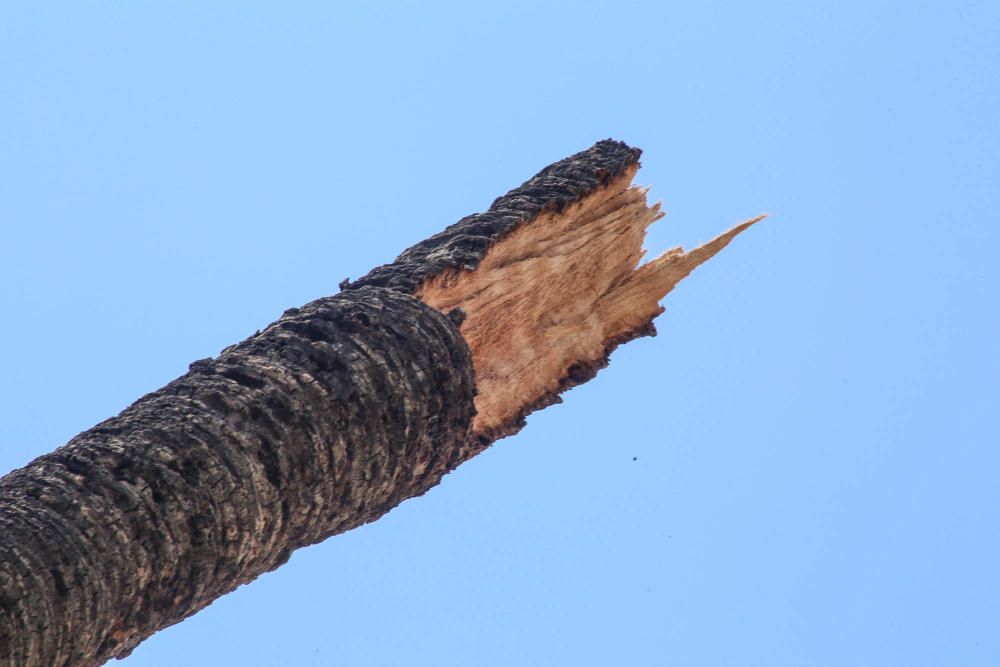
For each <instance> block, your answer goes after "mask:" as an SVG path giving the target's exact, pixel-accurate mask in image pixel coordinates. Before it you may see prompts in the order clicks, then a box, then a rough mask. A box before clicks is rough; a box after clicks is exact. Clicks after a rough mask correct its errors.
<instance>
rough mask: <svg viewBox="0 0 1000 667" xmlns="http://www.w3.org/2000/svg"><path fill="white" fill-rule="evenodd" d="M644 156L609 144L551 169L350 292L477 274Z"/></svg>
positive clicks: (408, 287) (407, 287)
mask: <svg viewBox="0 0 1000 667" xmlns="http://www.w3.org/2000/svg"><path fill="white" fill-rule="evenodd" d="M641 155H642V151H641V150H640V149H638V148H633V147H632V146H629V145H628V144H626V143H624V142H622V141H615V140H613V139H604V140H602V141H598V142H597V143H596V144H594V145H593V146H591V147H590V148H588V149H587V150H585V151H580V152H579V153H576V154H575V155H571V156H569V157H568V158H565V159H562V160H559V161H558V162H555V163H553V164H550V165H549V166H548V167H545V169H542V170H541V171H540V172H538V173H537V174H535V175H534V176H533V177H532V178H531V179H529V180H528V181H526V182H525V183H524V184H523V185H521V186H519V187H517V188H514V189H513V190H511V191H510V192H508V193H507V194H505V195H503V196H502V197H497V199H496V200H494V202H493V204H492V205H491V206H490V208H489V210H487V211H484V212H483V213H475V214H473V215H467V216H466V217H464V218H462V219H461V220H459V221H458V222H456V223H455V224H453V225H451V226H449V227H448V228H447V229H445V230H444V231H442V232H440V233H438V234H435V235H434V236H432V237H430V238H428V239H425V240H423V241H420V242H419V243H417V244H416V245H413V246H411V247H409V248H407V249H406V251H404V252H403V253H402V254H401V255H400V256H399V257H397V258H396V261H394V262H393V263H392V264H385V265H383V266H380V267H378V268H375V269H372V270H371V271H370V272H369V273H368V275H366V276H364V277H363V278H360V279H358V280H356V281H354V282H353V283H351V282H345V283H344V284H343V285H342V287H344V289H358V288H360V287H364V286H366V285H375V286H378V287H391V288H393V289H397V290H399V291H401V292H405V293H406V294H413V293H415V292H416V291H417V288H418V287H419V286H420V284H421V283H423V282H424V280H426V279H427V278H429V277H431V276H435V275H437V274H439V273H442V272H444V271H445V270H447V269H451V268H463V269H469V270H473V269H475V268H476V267H477V266H479V262H480V261H482V259H483V257H484V256H485V255H486V251H487V250H488V249H489V247H490V246H491V245H492V244H493V243H494V242H496V241H498V240H499V239H501V238H503V237H504V236H506V235H507V234H509V233H510V232H511V231H513V230H514V229H515V228H516V227H517V226H518V225H521V224H523V223H525V222H528V221H530V220H532V219H533V218H535V217H536V216H538V215H539V214H540V213H543V212H545V211H561V210H563V209H564V208H565V207H566V206H568V205H570V204H572V203H574V202H577V201H580V200H581V199H583V198H584V197H586V196H587V195H589V194H590V193H592V192H594V190H596V189H597V188H599V187H601V186H602V185H606V184H607V183H608V182H609V181H611V180H612V179H614V178H615V177H617V176H619V175H620V174H621V173H623V172H624V171H625V170H626V169H628V168H629V167H631V166H633V165H635V164H638V162H639V157H640V156H641Z"/></svg>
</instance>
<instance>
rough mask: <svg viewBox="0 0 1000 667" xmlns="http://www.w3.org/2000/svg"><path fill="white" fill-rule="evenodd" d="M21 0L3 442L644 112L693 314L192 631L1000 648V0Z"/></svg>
mask: <svg viewBox="0 0 1000 667" xmlns="http://www.w3.org/2000/svg"><path fill="white" fill-rule="evenodd" d="M347 4H348V3H318V2H316V3H312V2H298V3H263V2H239V3H237V2H170V3H166V2H163V3H155V2H133V3H109V2H73V3H59V2H55V3H4V4H3V6H2V8H0V229H2V237H0V238H2V241H0V322H2V324H3V326H2V327H0V365H2V369H3V372H2V374H0V406H2V407H0V467H2V469H3V470H9V469H11V468H14V467H17V466H19V465H23V464H24V463H26V462H28V461H29V460H30V459H31V458H32V457H34V456H36V455H38V454H41V453H43V452H46V451H49V450H51V449H53V448H55V447H56V446H58V445H60V444H62V443H63V442H65V441H66V440H67V439H68V438H70V437H72V436H73V435H75V434H76V433H77V432H79V431H81V430H84V429H86V428H88V427H90V426H92V425H93V424H95V423H96V422H98V421H100V420H102V419H104V418H106V417H108V416H111V415H113V414H115V413H117V412H118V411H119V410H121V409H122V408H124V407H125V406H126V405H128V404H129V403H130V402H132V401H133V400H135V399H136V398H138V397H139V396H140V395H142V394H143V393H145V392H147V391H151V390H153V389H155V388H157V387H159V386H161V385H162V384H164V383H166V382H167V381H169V380H170V379H172V378H173V377H175V376H177V375H179V374H181V373H182V372H184V371H185V370H186V369H187V364H188V362H190V361H192V360H195V359H199V358H203V357H207V356H211V355H214V354H217V353H218V352H219V350H221V349H222V348H223V347H225V346H226V345H228V344H230V343H232V342H235V341H237V340H240V339H242V338H244V337H245V336H246V335H248V334H250V333H252V332H253V331H254V330H256V329H258V328H260V327H262V326H263V325H265V324H266V323H268V322H270V321H271V320H273V319H275V318H277V317H278V316H279V315H280V314H281V312H282V311H283V310H284V309H285V308H288V307H290V306H295V305H300V304H302V303H304V302H306V301H308V300H310V299H313V298H316V297H319V296H321V295H325V294H330V293H333V292H335V291H336V290H337V287H336V286H337V283H339V282H340V281H341V280H342V279H343V278H345V277H347V276H351V277H358V276H360V275H362V274H363V273H365V272H366V271H367V270H368V269H369V268H371V267H372V266H374V265H376V264H380V263H383V262H386V261H389V260H391V259H392V258H393V257H394V256H395V255H396V254H397V253H398V252H399V251H400V250H402V249H404V248H405V247H407V246H408V245H410V244H411V243H413V242H415V241H417V240H419V239H422V238H424V237H426V236H428V235H429V234H431V233H433V232H435V231H438V230H439V229H441V228H443V227H444V226H445V225H447V224H450V223H451V222H454V221H455V220H457V219H458V218H460V217H462V216H463V215H466V214H468V213H472V212H476V211H480V210H483V209H484V208H486V207H487V206H489V204H490V202H491V201H492V200H493V198H494V197H496V196H497V195H500V194H502V193H503V192H505V191H506V190H508V189H510V188H511V187H514V186H516V185H518V184H519V183H520V182H522V181H523V180H525V179H527V178H528V177H530V176H531V175H532V174H534V173H535V172H536V171H537V170H538V169H540V168H541V167H543V166H545V165H546V164H548V163H550V162H552V161H554V160H557V159H559V158H561V157H564V156H566V155H569V154H571V153H574V152H576V151H578V150H581V149H583V148H586V147H587V146H589V145H591V144H592V143H593V142H594V141H596V140H598V139H602V138H605V137H614V138H617V139H622V140H624V141H627V142H629V143H632V144H634V145H637V146H639V147H641V148H643V149H644V150H645V154H644V157H643V165H644V167H643V169H642V170H641V171H640V173H639V176H638V179H637V180H638V182H640V183H642V184H649V185H651V186H652V190H651V197H652V198H654V199H656V200H662V201H663V202H664V207H665V209H666V210H667V212H668V215H667V218H666V219H665V220H663V221H661V222H660V223H658V224H657V226H656V227H655V228H654V229H653V230H652V232H651V234H650V237H649V239H648V246H649V248H650V250H651V251H653V252H659V251H660V250H663V249H665V248H667V247H670V246H672V245H675V244H683V245H685V246H690V245H692V244H694V243H697V242H700V241H704V240H706V239H708V238H710V237H712V236H714V235H715V234H716V233H718V232H720V231H722V230H724V229H726V228H728V227H729V226H730V225H732V224H734V223H736V222H738V221H740V220H742V219H744V218H747V217H750V216H752V215H755V214H757V213H761V212H769V213H770V214H771V217H770V218H769V219H768V220H767V221H766V222H765V223H762V224H760V225H758V226H756V227H754V228H753V229H751V230H750V231H748V232H747V233H745V234H744V235H743V236H741V237H740V238H738V239H737V240H736V241H735V242H734V243H733V244H732V245H731V246H730V247H729V248H727V249H726V250H725V251H724V252H723V253H722V254H721V255H719V256H718V257H717V258H716V259H714V260H713V261H712V262H710V263H709V264H708V265H706V266H704V267H702V268H701V269H699V270H698V271H697V272H695V274H694V275H692V276H691V277H690V278H689V279H688V280H687V281H685V282H684V283H682V284H681V285H680V286H679V287H678V289H677V290H676V291H675V292H674V293H673V294H671V295H670V296H669V297H668V298H667V300H666V305H667V312H666V313H665V314H664V315H663V316H662V317H661V318H660V320H659V321H658V322H659V329H660V335H659V336H658V337H656V338H652V339H644V340H641V341H638V342H635V343H633V344H630V345H629V346H627V347H626V348H622V349H621V350H619V351H618V352H616V353H615V355H614V357H613V359H612V365H611V367H610V368H609V369H607V370H606V371H604V372H603V373H602V374H601V375H600V376H599V377H598V378H597V379H596V380H595V381H593V382H591V383H590V384H588V385H586V386H584V387H581V388H578V389H575V390H573V391H572V392H571V393H570V394H568V395H566V396H565V398H566V403H565V404H564V405H561V406H556V407H553V408H550V409H548V410H546V411H544V412H543V413H538V414H536V415H535V416H533V417H532V418H531V419H530V420H529V426H528V428H527V429H526V430H525V431H523V432H522V433H521V434H520V435H518V436H516V437H514V438H512V439H509V440H505V441H501V442H500V443H498V444H497V445H495V446H494V447H493V448H492V449H490V450H488V451H487V452H485V453H484V454H482V455H481V456H479V457H478V458H476V459H475V460H473V461H471V462H470V463H468V464H466V465H465V466H463V467H461V468H460V469H459V470H458V471H456V472H455V473H453V474H451V475H449V476H448V477H447V478H446V479H445V480H444V483H443V484H441V486H439V487H437V488H435V489H433V490H432V491H431V492H430V493H428V494H427V495H426V496H424V497H422V498H419V499H416V500H412V501H408V502H406V503H404V504H403V505H402V506H401V507H399V508H398V509H397V510H395V511H393V512H392V513H391V514H390V515H388V516H387V517H385V518H384V519H382V520H381V521H379V522H377V523H375V524H372V525H369V526H366V527H364V528H362V529H359V530H356V531H354V532H352V533H349V534H347V535H343V536H340V537H336V538H333V539H331V540H328V541H327V542H326V543H324V544H322V545H319V546H315V547H311V548H308V549H305V550H302V551H299V552H297V553H296V554H295V555H294V556H293V557H292V559H291V562H290V563H289V564H287V565H286V566H284V567H283V568H281V569H280V570H278V571H277V572H274V573H271V574H268V575H266V576H264V577H262V578H261V579H259V580H257V581H256V582H254V583H253V584H252V585H250V586H246V587H243V588H241V589H240V590H238V591H236V592H235V593H233V594H231V595H229V596H227V597H225V598H223V599H221V600H219V601H218V602H216V603H215V604H213V605H212V606H211V607H210V608H208V609H206V610H204V611H203V612H201V613H200V614H198V615H197V616H196V617H194V618H192V619H189V620H188V621H186V622H184V623H182V624H180V625H178V626H175V627H173V628H170V629H168V630H166V631H163V632H161V633H159V634H157V635H156V636H155V637H153V638H152V639H151V640H149V641H147V642H146V643H144V644H143V645H142V646H140V647H139V648H138V649H137V650H136V651H135V653H134V654H133V656H132V657H131V658H129V659H128V660H127V662H125V663H123V664H124V665H127V666H128V667H154V666H155V667H165V666H168V665H177V664H188V665H229V664H232V665H246V666H257V665H275V666H277V665H361V666H368V665H372V666H382V665H385V666H394V665H402V664H405V665H409V666H411V667H418V666H429V667H430V666H433V667H448V666H456V667H458V666H462V667H466V666H469V665H475V666H484V667H490V666H500V665H504V666H508V665H529V666H533V665H540V666H541V665H609V664H611V665H613V664H623V665H733V666H746V665H766V666H783V665H795V666H800V665H815V666H825V665H829V666H837V667H843V666H845V665H878V666H884V665H905V666H907V667H916V666H921V665H959V666H969V665H984V666H986V665H989V666H994V665H997V664H1000V567H998V563H1000V484H998V473H1000V450H998V445H1000V437H998V435H1000V433H998V431H1000V429H998V423H997V422H998V417H997V414H998V406H997V403H998V397H1000V355H998V352H997V341H998V340H1000V319H998V313H997V300H998V297H997V294H998V288H1000V269H998V263H997V259H996V252H997V247H998V245H1000V232H998V222H1000V219H998V218H1000V213H998V212H1000V196H998V193H997V185H998V182H1000V139H998V129H997V128H998V121H997V119H998V118H1000V76H998V75H1000V38H998V35H1000V5H998V4H997V3H996V2H989V1H983V2H963V1H961V0H957V1H956V0H950V1H943V0H941V1H927V2H903V1H897V2H879V1H878V0H875V1H872V0H866V1H864V2H861V1H853V0H849V1H846V2H844V1H840V2H832V1H829V2H828V1H820V2H791V1H786V2H776V1H767V0H764V1H761V2H753V3H733V2H721V1H718V0H708V1H706V2H690V3H674V2H653V1H652V0H648V1H645V2H622V1H618V2H592V1H581V0H578V1H576V2H572V3H546V2H530V3H528V2H505V3H474V2H462V3H458V2H456V3H435V2H369V3H351V4H352V5H353V6H351V7H342V6H340V5H347Z"/></svg>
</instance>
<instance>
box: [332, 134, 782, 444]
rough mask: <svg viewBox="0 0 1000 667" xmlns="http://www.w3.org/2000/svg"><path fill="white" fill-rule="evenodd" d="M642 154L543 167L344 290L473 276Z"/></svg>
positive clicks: (713, 248)
mask: <svg viewBox="0 0 1000 667" xmlns="http://www.w3.org/2000/svg"><path fill="white" fill-rule="evenodd" d="M641 155H642V151H641V150H640V149H639V148H634V147H631V146H629V145H628V144H626V143H624V142H622V141H616V140H613V139H605V140H602V141H599V142H597V143H596V144H594V145H593V146H591V147H590V148H588V149H586V150H584V151H581V152H579V153H576V154H574V155H571V156H570V157H567V158H565V159H563V160H560V161H558V162H555V163H553V164H551V165H549V166H548V167H545V168H544V169H543V170H542V171H540V172H539V173H538V174H536V175H535V176H533V177H532V178H531V179H529V180H528V181H526V182H525V183H524V184H523V185H521V186H520V187H517V188H515V189H513V190H511V191H510V192H508V193H507V194H505V195H503V196H501V197H498V198H497V199H496V200H494V202H493V204H492V205H491V206H490V208H489V209H488V210H487V211H485V212H483V213H476V214H473V215H469V216H466V217H465V218H462V219H461V220H459V221H458V222H457V223H455V224H453V225H451V226H449V227H447V228H446V229H445V230H444V231H442V232H440V233H438V234H435V235H434V236H431V237H430V238H428V239H425V240H423V241H421V242H419V243H417V244H415V245H413V246H411V247H410V248H408V249H407V250H405V251H404V252H403V253H401V254H400V255H399V257H397V258H396V260H395V261H393V262H392V263H390V264H385V265H382V266H379V267H377V268H375V269H373V270H372V271H370V272H369V273H368V274H367V275H365V276H364V277H362V278H360V279H358V280H356V281H354V282H347V281H345V282H344V283H343V284H342V285H341V287H342V288H343V289H345V290H353V289H359V288H361V287H364V286H367V285H371V286H376V287H386V288H390V289H395V290H398V291H401V292H403V293H406V294H409V295H415V294H417V293H418V292H419V290H420V288H421V286H422V285H423V284H425V283H426V282H427V281H429V280H431V279H432V278H434V277H436V276H439V275H441V274H443V273H445V272H447V271H454V270H456V269H464V270H467V271H474V270H475V269H476V268H478V266H479V264H480V262H482V260H483V258H484V257H485V256H486V254H487V252H488V251H489V249H490V248H491V247H492V246H493V245H494V244H496V243H498V242H499V241H501V240H502V239H504V238H506V237H507V236H508V235H509V234H510V233H511V232H513V231H514V230H516V229H518V228H519V227H521V226H522V225H525V224H528V223H530V222H531V221H533V220H535V219H536V218H537V217H538V216H540V215H542V214H544V213H549V212H555V213H561V212H562V211H564V210H565V209H566V208H567V207H568V206H570V205H572V204H574V203H577V202H579V201H581V200H583V199H585V198H587V197H588V196H589V195H591V194H593V193H595V192H596V191H598V190H599V189H601V188H603V187H606V186H608V185H609V184H610V183H611V182H612V181H614V180H615V179H616V178H618V177H619V176H621V175H622V174H623V173H625V172H626V171H628V170H629V169H633V168H636V169H637V168H638V167H639V166H640V164H639V158H640V156H641ZM763 217H764V216H759V217H757V218H753V219H751V220H748V221H746V222H744V223H742V224H740V225H738V226H736V227H734V228H733V229H731V230H729V231H727V232H725V233H724V234H722V235H720V236H718V237H716V238H715V239H713V240H712V241H710V242H708V243H706V244H704V245H703V246H701V247H699V248H695V249H693V250H692V251H691V252H689V253H686V256H685V259H686V260H688V261H686V262H685V264H689V267H688V268H687V269H686V270H685V271H684V275H687V274H688V273H690V272H691V271H692V270H693V269H694V268H695V267H697V266H698V265H699V264H701V263H702V262H704V261H705V260H706V259H708V258H709V257H711V256H712V255H714V254H716V253H717V252H718V251H719V250H721V249H722V248H724V247H725V246H726V245H728V244H729V242H730V241H731V240H732V238H733V237H735V236H736V235H737V234H738V233H740V232H741V231H743V230H744V229H746V228H747V227H749V226H751V225H752V224H754V223H755V222H757V221H759V220H760V219H762V218H763ZM655 261H656V260H654V262H655ZM662 312H663V308H662V307H661V308H659V309H658V310H657V311H656V312H654V313H652V314H651V315H650V316H649V318H648V319H646V320H645V321H644V322H643V323H642V324H640V325H639V326H636V327H634V328H632V329H630V330H628V331H625V332H624V333H622V334H620V335H618V336H615V337H613V338H611V339H610V340H607V341H606V342H605V344H604V348H603V353H602V354H601V355H600V356H599V357H598V358H596V359H590V360H578V361H577V362H576V363H574V364H572V365H571V366H570V367H569V368H568V369H567V372H566V374H565V375H564V376H563V377H561V378H560V379H559V380H558V386H557V388H556V389H555V390H554V391H546V392H544V393H543V394H542V395H540V396H538V397H536V398H535V399H534V400H532V401H530V402H528V403H526V404H525V405H523V406H521V408H520V410H519V411H518V412H517V414H516V416H515V417H514V418H512V419H511V420H509V421H508V422H507V423H505V424H502V425H500V426H498V427H495V428H491V429H488V430H485V431H482V432H477V433H475V434H473V435H474V436H475V437H476V439H477V441H478V444H479V446H480V447H481V448H483V449H485V448H486V447H488V446H489V445H491V444H492V443H493V442H495V441H496V440H499V439H501V438H504V437H507V436H509V435H513V434H514V433H517V432H518V431H519V430H521V429H522V428H523V427H524V426H525V423H526V418H527V416H528V415H529V414H531V413H532V412H535V411H536V410H541V409H543V408H546V407H548V406H550V405H553V404H556V403H561V402H562V398H561V397H560V396H559V395H560V394H561V393H563V392H565V391H567V390H569V389H571V388H573V387H575V386H578V385H580V384H583V383H585V382H588V381H589V380H591V379H593V378H594V377H595V376H596V375H597V372H598V371H599V370H601V369H602V368H606V367H607V366H608V364H609V360H610V356H611V353H612V352H613V351H614V350H615V349H616V348H617V347H618V346H620V345H622V344H624V343H627V342H630V341H632V340H635V339H637V338H641V337H644V336H655V335H656V327H655V325H654V323H653V320H654V319H655V318H656V317H657V316H659V315H660V314H661V313H662Z"/></svg>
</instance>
